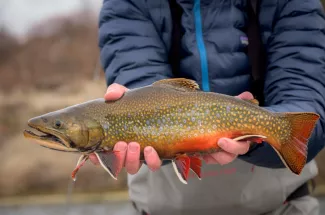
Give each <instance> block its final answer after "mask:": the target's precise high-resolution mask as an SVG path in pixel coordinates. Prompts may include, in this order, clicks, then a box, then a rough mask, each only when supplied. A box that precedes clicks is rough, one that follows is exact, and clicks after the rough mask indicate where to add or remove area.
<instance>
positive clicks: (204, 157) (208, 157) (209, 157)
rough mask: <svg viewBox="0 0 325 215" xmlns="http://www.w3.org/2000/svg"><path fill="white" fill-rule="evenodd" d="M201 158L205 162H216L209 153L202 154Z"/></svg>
mask: <svg viewBox="0 0 325 215" xmlns="http://www.w3.org/2000/svg"><path fill="white" fill-rule="evenodd" d="M202 158H203V160H204V161H205V163H206V164H218V162H217V161H216V159H214V158H213V157H212V156H211V155H204V156H203V157H202Z"/></svg>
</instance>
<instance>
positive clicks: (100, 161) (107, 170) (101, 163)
mask: <svg viewBox="0 0 325 215" xmlns="http://www.w3.org/2000/svg"><path fill="white" fill-rule="evenodd" d="M94 154H95V155H96V157H97V159H98V160H99V163H100V165H102V167H103V168H104V169H105V170H106V172H108V173H109V174H110V176H111V177H112V178H114V179H115V180H117V178H116V177H115V176H114V175H113V174H112V172H111V171H110V170H109V169H107V167H106V166H105V165H104V163H103V162H102V160H101V159H100V157H99V155H98V154H97V152H94Z"/></svg>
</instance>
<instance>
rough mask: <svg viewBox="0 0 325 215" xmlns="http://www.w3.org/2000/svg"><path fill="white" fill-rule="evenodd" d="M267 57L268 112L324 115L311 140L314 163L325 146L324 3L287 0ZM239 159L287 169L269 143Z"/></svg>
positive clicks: (309, 151) (266, 90)
mask: <svg viewBox="0 0 325 215" xmlns="http://www.w3.org/2000/svg"><path fill="white" fill-rule="evenodd" d="M267 57H268V59H267V61H268V66H267V72H266V77H265V88H264V94H265V105H266V108H267V109H269V110H270V111H273V112H315V113H318V114H319V115H320V116H321V117H320V119H319V121H318V123H317V125H316V127H315V130H314V132H313V133H312V136H311V138H310V140H309V145H308V156H307V162H309V161H310V160H312V159H313V158H314V157H315V156H316V155H317V153H318V152H319V151H320V150H321V149H322V148H323V147H324V144H325V18H324V14H323V8H322V6H321V4H320V1H319V0H310V1H308V2H306V1H302V0H291V1H286V3H285V4H284V5H283V8H282V9H281V11H280V15H279V18H278V19H277V20H276V21H275V24H274V29H273V33H272V35H271V36H270V38H269V40H268V42H267ZM265 158H267V159H265ZM240 159H243V160H245V161H247V162H249V163H252V164H255V165H257V166H263V167H268V168H283V167H285V166H284V165H283V163H282V161H281V160H280V158H279V157H278V155H277V154H276V153H275V151H274V150H273V149H272V147H271V146H270V145H269V144H267V143H263V144H260V145H259V146H256V147H255V148H253V149H252V150H251V151H250V152H249V153H248V154H246V155H244V156H240Z"/></svg>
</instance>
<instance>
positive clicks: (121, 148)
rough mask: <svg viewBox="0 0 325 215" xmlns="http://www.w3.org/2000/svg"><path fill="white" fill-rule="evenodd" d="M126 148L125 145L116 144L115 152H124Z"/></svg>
mask: <svg viewBox="0 0 325 215" xmlns="http://www.w3.org/2000/svg"><path fill="white" fill-rule="evenodd" d="M126 147H127V145H126V144H123V143H118V145H117V150H121V151H125V150H126Z"/></svg>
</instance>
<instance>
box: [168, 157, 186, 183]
mask: <svg viewBox="0 0 325 215" xmlns="http://www.w3.org/2000/svg"><path fill="white" fill-rule="evenodd" d="M172 165H173V167H174V170H175V173H176V175H177V176H178V178H179V180H180V181H181V182H182V183H184V184H187V178H188V173H189V170H190V158H189V157H188V156H187V155H185V154H182V155H178V156H177V157H176V158H175V159H174V160H172Z"/></svg>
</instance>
